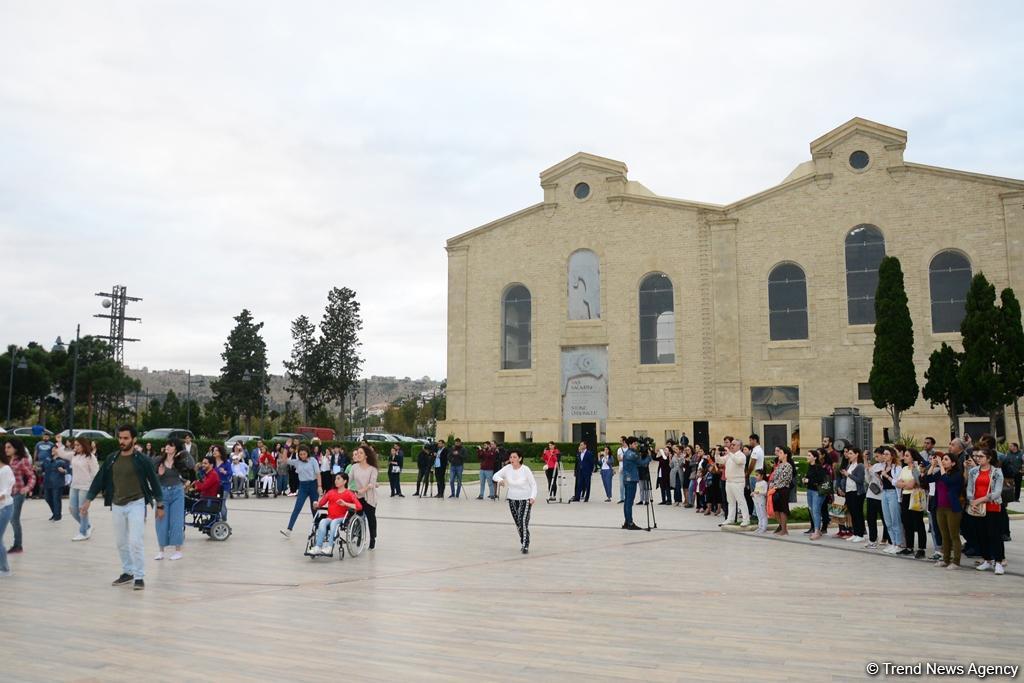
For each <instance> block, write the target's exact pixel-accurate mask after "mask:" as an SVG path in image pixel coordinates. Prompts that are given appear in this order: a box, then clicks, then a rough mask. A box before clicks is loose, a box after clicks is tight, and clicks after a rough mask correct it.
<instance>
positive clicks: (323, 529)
mask: <svg viewBox="0 0 1024 683" xmlns="http://www.w3.org/2000/svg"><path fill="white" fill-rule="evenodd" d="M344 521H345V518H344V517H338V518H337V519H322V520H320V526H318V527H317V528H316V545H323V544H324V536H327V543H329V544H331V545H333V544H334V539H335V538H337V537H338V527H340V526H341V523H342V522H344ZM328 529H330V534H328Z"/></svg>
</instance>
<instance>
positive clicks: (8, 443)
mask: <svg viewBox="0 0 1024 683" xmlns="http://www.w3.org/2000/svg"><path fill="white" fill-rule="evenodd" d="M3 451H4V453H6V454H7V457H8V462H9V464H10V467H11V472H12V473H13V474H14V487H13V488H12V489H11V528H12V529H13V530H14V545H12V546H11V547H10V548H8V549H7V552H8V553H20V552H21V551H22V547H21V541H22V537H21V506H22V505H24V504H25V498H26V497H27V496H30V495H31V494H32V490H33V489H34V488H35V487H36V471H35V469H34V468H33V467H32V459H31V458H29V457H28V449H26V448H25V443H24V442H23V441H22V440H21V439H19V438H17V437H13V436H12V437H10V438H7V439H5V440H4V446H3Z"/></svg>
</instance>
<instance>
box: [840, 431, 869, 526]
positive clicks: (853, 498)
mask: <svg viewBox="0 0 1024 683" xmlns="http://www.w3.org/2000/svg"><path fill="white" fill-rule="evenodd" d="M843 456H844V457H845V458H846V463H845V465H844V466H843V468H842V469H840V470H839V479H838V482H839V487H840V488H839V489H838V490H839V492H841V493H842V494H843V495H844V496H845V498H846V511H847V512H848V513H849V514H850V529H851V530H852V531H853V535H852V536H850V537H849V538H848V539H846V540H848V541H850V542H851V543H860V542H861V541H863V540H864V536H865V535H866V534H867V531H866V529H865V527H864V494H865V493H866V488H865V484H864V481H865V479H866V477H865V474H864V463H863V461H862V458H861V453H860V449H859V448H854V447H853V446H849V447H847V448H846V450H845V451H844V452H843Z"/></svg>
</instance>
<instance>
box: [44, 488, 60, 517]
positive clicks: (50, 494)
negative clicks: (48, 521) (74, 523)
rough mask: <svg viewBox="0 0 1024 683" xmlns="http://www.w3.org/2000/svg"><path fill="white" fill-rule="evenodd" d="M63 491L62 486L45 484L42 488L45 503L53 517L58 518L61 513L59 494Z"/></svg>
mask: <svg viewBox="0 0 1024 683" xmlns="http://www.w3.org/2000/svg"><path fill="white" fill-rule="evenodd" d="M63 492H64V487H63V486H61V487H60V488H57V487H56V486H47V487H46V488H45V489H43V497H44V498H45V499H46V504H47V505H49V506H50V512H51V513H52V514H53V518H54V519H60V518H61V517H62V516H63V515H61V514H60V513H61V498H62V496H61V494H62V493H63Z"/></svg>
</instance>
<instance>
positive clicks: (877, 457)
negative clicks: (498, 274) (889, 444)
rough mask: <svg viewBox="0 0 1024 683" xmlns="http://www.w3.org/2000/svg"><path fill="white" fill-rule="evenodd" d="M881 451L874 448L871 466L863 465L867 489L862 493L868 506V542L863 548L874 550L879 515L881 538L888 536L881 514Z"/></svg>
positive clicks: (876, 542)
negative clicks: (880, 519) (880, 518)
mask: <svg viewBox="0 0 1024 683" xmlns="http://www.w3.org/2000/svg"><path fill="white" fill-rule="evenodd" d="M881 452H882V449H881V448H876V449H875V452H874V453H873V456H874V460H873V462H872V463H871V466H870V467H868V466H867V465H865V466H864V475H865V479H864V481H865V483H866V484H867V491H866V492H865V493H864V499H865V502H867V506H868V513H867V528H868V544H867V545H866V546H864V549H865V550H876V549H877V548H878V518H879V517H882V540H883V541H884V540H885V539H887V538H888V537H889V532H888V529H887V527H886V526H885V518H884V516H883V515H882V482H881V480H880V479H879V474H880V473H881V471H882V463H881ZM864 456H865V458H866V457H867V452H865V453H864Z"/></svg>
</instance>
